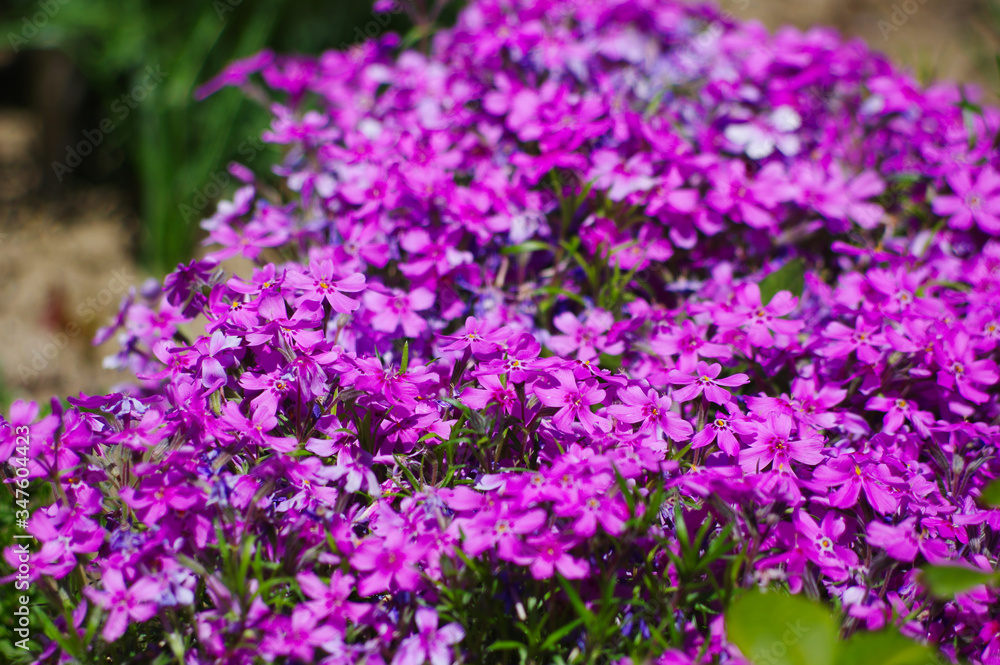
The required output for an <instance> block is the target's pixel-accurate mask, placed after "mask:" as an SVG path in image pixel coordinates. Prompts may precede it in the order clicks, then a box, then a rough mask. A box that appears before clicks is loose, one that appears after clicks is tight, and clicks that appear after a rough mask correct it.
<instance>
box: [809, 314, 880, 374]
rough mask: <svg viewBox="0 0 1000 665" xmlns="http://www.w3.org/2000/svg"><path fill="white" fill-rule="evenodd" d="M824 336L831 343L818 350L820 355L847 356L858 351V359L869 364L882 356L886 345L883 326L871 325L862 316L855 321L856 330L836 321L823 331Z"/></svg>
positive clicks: (829, 356) (831, 356) (828, 356)
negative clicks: (882, 330)
mask: <svg viewBox="0 0 1000 665" xmlns="http://www.w3.org/2000/svg"><path fill="white" fill-rule="evenodd" d="M823 337H825V338H826V339H828V340H830V343H829V344H827V345H826V346H824V347H823V348H821V349H819V350H818V351H817V353H818V354H819V355H821V356H824V357H827V358H846V357H847V356H849V355H850V354H851V353H852V352H854V353H857V356H858V360H860V361H861V362H863V363H867V364H869V365H872V364H874V363H876V362H878V360H879V358H881V357H882V351H881V349H882V347H884V346H885V345H886V338H885V335H883V334H882V332H881V326H877V325H869V324H868V323H867V322H865V320H864V318H863V317H860V316H859V317H858V318H857V320H856V321H855V322H854V330H851V329H850V328H848V327H847V326H845V325H844V324H842V323H839V322H837V321H834V322H832V323H831V324H830V325H828V326H827V327H826V330H824V331H823Z"/></svg>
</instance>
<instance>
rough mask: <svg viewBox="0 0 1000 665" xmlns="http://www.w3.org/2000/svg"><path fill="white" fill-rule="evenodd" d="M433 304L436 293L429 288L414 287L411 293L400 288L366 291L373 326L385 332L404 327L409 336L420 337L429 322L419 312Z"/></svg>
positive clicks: (366, 303)
mask: <svg viewBox="0 0 1000 665" xmlns="http://www.w3.org/2000/svg"><path fill="white" fill-rule="evenodd" d="M433 305H434V294H433V293H431V292H430V291H428V290H427V289H414V290H413V291H411V292H410V293H403V292H402V291H399V290H393V291H392V292H391V293H388V294H387V293H382V292H379V291H375V290H369V291H368V292H367V293H365V306H366V307H367V308H368V309H370V310H371V311H372V312H373V316H372V319H371V326H372V328H374V329H375V330H378V331H379V332H385V333H391V332H393V331H394V330H396V328H397V327H398V328H402V330H403V334H404V335H405V336H407V337H418V336H419V335H420V334H421V333H422V332H423V331H425V330H426V329H427V322H426V321H425V320H424V318H423V317H422V316H420V314H418V312H423V311H425V310H427V309H430V308H431V307H432V306H433Z"/></svg>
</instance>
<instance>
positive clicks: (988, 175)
mask: <svg viewBox="0 0 1000 665" xmlns="http://www.w3.org/2000/svg"><path fill="white" fill-rule="evenodd" d="M973 177H975V180H973ZM945 180H947V181H948V184H949V185H950V186H951V190H952V192H953V194H951V195H938V196H937V197H936V198H935V199H934V201H933V203H932V206H931V207H932V209H933V210H934V213H935V214H937V215H941V216H944V217H948V226H950V227H951V228H953V229H968V228H970V227H971V226H972V223H973V222H975V223H976V224H977V225H978V226H979V228H981V229H982V230H983V231H986V232H987V233H989V234H991V235H1000V174H998V173H997V172H996V171H995V170H993V168H992V167H990V166H985V167H983V168H982V170H980V171H979V173H978V174H973V173H972V172H970V170H969V169H966V168H959V169H953V170H951V171H949V172H948V173H947V174H946V175H945Z"/></svg>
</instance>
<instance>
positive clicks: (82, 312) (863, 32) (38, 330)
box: [0, 0, 1000, 407]
mask: <svg viewBox="0 0 1000 665" xmlns="http://www.w3.org/2000/svg"><path fill="white" fill-rule="evenodd" d="M719 3H720V5H721V7H722V8H723V9H726V10H729V11H730V12H731V13H732V14H733V16H734V17H735V18H737V19H742V20H750V19H759V20H761V21H763V22H764V24H765V25H767V26H768V27H770V28H772V29H773V28H776V27H778V26H780V25H783V24H789V23H790V24H792V25H796V26H798V27H801V28H808V27H810V26H813V25H818V24H821V25H830V26H833V27H836V28H838V29H839V30H840V31H841V32H842V33H843V34H845V35H850V36H860V37H862V38H864V39H865V40H866V41H868V43H869V44H871V45H872V46H873V47H874V48H876V49H878V50H881V51H884V52H886V53H888V54H889V55H890V56H891V57H893V58H894V59H895V60H896V61H897V62H901V63H903V64H905V65H907V66H908V67H910V68H911V69H912V70H913V71H914V72H915V73H916V74H917V75H918V76H919V77H920V78H921V80H925V81H926V80H931V79H936V78H953V79H957V80H961V81H967V82H975V83H979V84H980V85H981V86H982V87H983V88H984V92H985V93H986V99H987V100H988V101H992V102H994V103H996V101H997V96H996V91H997V89H998V87H1000V86H998V83H1000V77H998V75H997V69H996V64H995V60H994V55H993V54H994V53H996V52H998V51H1000V45H998V44H997V43H996V32H995V31H991V28H992V27H993V25H994V24H993V23H992V22H991V20H992V19H991V17H990V15H989V13H988V12H987V8H986V0H924V1H923V2H921V0H909V2H908V3H906V2H902V1H900V0H892V1H887V0H798V1H796V0H719ZM914 7H915V8H916V9H915V11H912V13H907V12H906V8H909V9H911V10H912V9H913V8H914ZM897 8H898V9H899V10H900V12H902V13H896V14H895V19H896V23H899V21H900V19H901V18H904V17H905V21H904V22H902V24H901V25H899V26H897V25H896V24H895V23H893V15H894V11H895V10H896V9H897ZM879 21H884V22H885V23H884V24H882V25H881V26H880V23H879ZM888 25H891V26H892V27H893V28H896V27H898V29H895V30H889V29H888V28H887V27H886V26H888ZM2 60H3V57H2V54H0V66H2ZM40 131H41V128H40V127H39V125H38V121H37V119H36V118H34V117H32V116H31V115H30V114H29V113H27V112H25V111H18V110H11V109H3V108H0V407H2V406H3V405H4V404H7V403H9V402H10V401H11V400H12V399H15V398H32V399H36V400H46V399H48V397H49V396H51V395H62V396H66V395H76V394H77V393H79V392H80V391H85V392H87V393H90V394H93V393H97V392H100V391H104V390H107V389H108V388H110V387H111V386H113V385H114V384H115V383H117V382H119V381H123V380H126V379H127V377H125V376H123V375H121V374H118V373H117V372H113V371H109V370H105V369H102V363H101V361H102V359H103V357H104V356H106V355H108V354H110V353H112V352H113V351H114V350H115V348H116V345H115V342H114V340H112V341H110V342H109V343H107V344H105V345H104V346H103V347H102V348H98V349H95V348H94V347H92V346H91V344H90V340H91V339H92V338H93V335H94V333H95V332H96V330H97V328H98V327H99V326H102V325H105V324H106V323H107V322H108V321H109V320H110V319H111V318H113V317H114V315H115V313H116V312H117V308H118V303H119V301H120V299H121V297H122V295H123V294H124V289H125V286H127V284H126V282H127V283H131V284H132V285H134V286H136V287H137V288H138V287H139V286H140V284H141V282H142V280H143V279H144V277H145V275H143V274H142V273H141V272H140V271H139V270H138V269H137V268H136V267H135V265H134V262H133V260H132V258H131V257H130V255H129V254H130V237H129V234H130V233H131V231H128V230H127V229H129V228H134V217H135V212H134V211H132V210H130V209H129V207H128V205H126V203H125V202H124V201H125V197H124V196H123V195H122V193H121V192H118V191H115V190H114V189H108V188H98V187H95V188H89V189H88V188H79V187H74V188H64V189H58V188H57V189H56V190H54V191H50V192H46V193H41V192H40V191H39V189H38V187H39V184H40V183H41V181H42V173H43V171H42V169H44V168H50V167H49V166H48V165H43V164H40V163H37V162H36V161H35V160H33V159H32V154H33V147H34V146H35V144H36V143H37V141H39V140H40Z"/></svg>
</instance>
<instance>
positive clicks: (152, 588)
mask: <svg viewBox="0 0 1000 665" xmlns="http://www.w3.org/2000/svg"><path fill="white" fill-rule="evenodd" d="M101 582H102V584H103V586H104V590H103V591H98V590H97V589H94V588H93V587H86V588H85V589H84V593H85V594H87V597H88V598H90V599H91V600H92V601H94V602H95V603H97V605H99V606H100V607H102V608H104V610H106V611H107V612H108V618H107V621H105V623H104V631H103V632H102V633H101V634H102V635H103V636H104V641H105V642H114V641H115V640H117V639H118V638H119V637H121V636H122V635H124V634H125V631H126V629H128V624H129V620H132V621H138V622H142V621H148V620H150V619H152V618H153V616H155V615H156V602H154V601H155V600H156V598H158V597H159V595H160V586H159V585H158V584H157V583H156V582H154V581H153V580H151V579H149V578H141V579H139V580H138V581H136V583H135V584H133V585H132V586H131V587H126V586H125V580H124V579H123V578H122V573H121V571H120V570H116V569H114V568H108V569H105V570H104V572H103V574H102V575H101Z"/></svg>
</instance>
